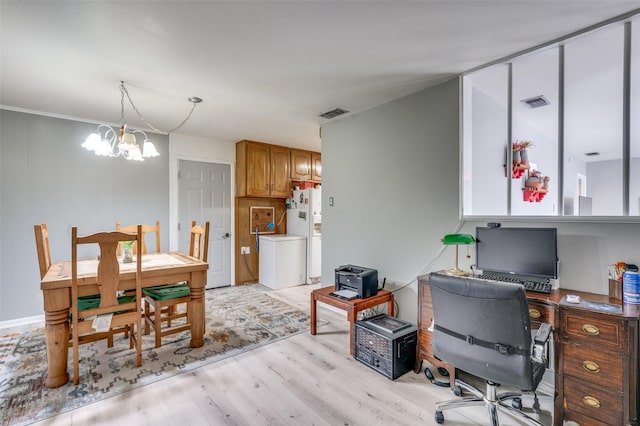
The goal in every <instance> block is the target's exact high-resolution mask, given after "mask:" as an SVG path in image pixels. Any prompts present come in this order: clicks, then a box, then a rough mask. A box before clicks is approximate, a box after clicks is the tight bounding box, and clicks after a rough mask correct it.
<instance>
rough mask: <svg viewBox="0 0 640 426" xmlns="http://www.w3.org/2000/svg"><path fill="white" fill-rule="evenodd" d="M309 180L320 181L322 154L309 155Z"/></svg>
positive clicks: (313, 153)
mask: <svg viewBox="0 0 640 426" xmlns="http://www.w3.org/2000/svg"><path fill="white" fill-rule="evenodd" d="M311 180H313V181H315V182H321V181H322V154H320V153H319V152H312V153H311Z"/></svg>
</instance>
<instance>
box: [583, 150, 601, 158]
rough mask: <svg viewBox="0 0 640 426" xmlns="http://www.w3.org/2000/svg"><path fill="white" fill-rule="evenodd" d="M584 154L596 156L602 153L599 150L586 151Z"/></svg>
mask: <svg viewBox="0 0 640 426" xmlns="http://www.w3.org/2000/svg"><path fill="white" fill-rule="evenodd" d="M584 155H586V156H587V157H596V156H598V155H600V153H599V152H596V151H593V152H585V153H584Z"/></svg>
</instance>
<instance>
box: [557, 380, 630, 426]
mask: <svg viewBox="0 0 640 426" xmlns="http://www.w3.org/2000/svg"><path fill="white" fill-rule="evenodd" d="M622 398H623V396H622V394H618V393H614V392H607V391H605V390H603V389H602V387H601V386H599V385H598V384H591V383H587V382H585V381H584V380H578V379H575V378H573V377H570V376H565V378H564V407H565V410H566V411H567V412H568V413H571V412H575V413H578V414H582V415H584V416H586V417H588V418H591V419H594V420H599V421H600V422H603V423H604V424H607V425H620V424H622V412H623V409H622ZM569 417H570V415H568V416H567V418H569ZM594 424H599V423H598V422H594Z"/></svg>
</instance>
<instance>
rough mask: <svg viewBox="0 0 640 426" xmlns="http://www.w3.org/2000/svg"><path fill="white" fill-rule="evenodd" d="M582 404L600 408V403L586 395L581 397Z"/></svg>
mask: <svg viewBox="0 0 640 426" xmlns="http://www.w3.org/2000/svg"><path fill="white" fill-rule="evenodd" d="M582 402H584V404H585V405H587V406H588V407H591V408H600V401H598V400H597V399H596V398H594V397H592V396H589V395H587V396H584V397H582Z"/></svg>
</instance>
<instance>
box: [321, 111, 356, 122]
mask: <svg viewBox="0 0 640 426" xmlns="http://www.w3.org/2000/svg"><path fill="white" fill-rule="evenodd" d="M348 112H349V111H347V110H346V109H342V108H335V109H332V110H331V111H327V112H325V113H323V114H320V117H322V118H326V119H327V120H331V119H332V118H336V117H337V116H339V115H342V114H346V113H348Z"/></svg>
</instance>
